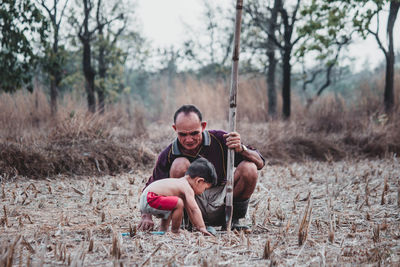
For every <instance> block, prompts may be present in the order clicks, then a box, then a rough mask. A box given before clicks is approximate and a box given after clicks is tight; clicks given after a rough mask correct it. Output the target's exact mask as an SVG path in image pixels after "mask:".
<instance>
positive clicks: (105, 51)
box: [96, 0, 128, 113]
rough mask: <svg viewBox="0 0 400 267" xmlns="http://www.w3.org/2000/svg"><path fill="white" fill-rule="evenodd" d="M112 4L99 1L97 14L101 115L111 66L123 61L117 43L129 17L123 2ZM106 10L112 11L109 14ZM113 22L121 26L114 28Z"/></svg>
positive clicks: (98, 93) (98, 91) (98, 88)
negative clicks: (108, 5)
mask: <svg viewBox="0 0 400 267" xmlns="http://www.w3.org/2000/svg"><path fill="white" fill-rule="evenodd" d="M107 3H110V2H107ZM111 4H112V6H111V7H106V6H105V4H104V3H103V2H102V1H101V0H99V1H98V4H97V12H96V21H97V29H98V35H97V37H98V53H97V55H96V58H97V63H98V74H99V82H98V83H97V84H98V85H97V86H96V92H97V96H98V103H99V111H100V112H101V113H103V112H104V106H105V95H106V79H107V72H108V70H109V68H110V65H111V64H113V63H114V64H115V63H117V61H121V59H122V56H123V53H122V51H121V50H120V49H118V48H117V47H116V43H117V40H118V38H120V37H121V35H122V33H123V32H124V30H125V28H126V25H127V22H128V20H127V18H128V16H124V11H123V8H124V5H123V2H115V3H111ZM121 4H122V6H121ZM106 10H111V11H110V12H109V13H107V11H106ZM113 21H119V22H120V23H118V24H119V26H118V27H113V23H112V22H113ZM114 28H115V29H114Z"/></svg>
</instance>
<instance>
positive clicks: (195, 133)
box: [178, 131, 200, 137]
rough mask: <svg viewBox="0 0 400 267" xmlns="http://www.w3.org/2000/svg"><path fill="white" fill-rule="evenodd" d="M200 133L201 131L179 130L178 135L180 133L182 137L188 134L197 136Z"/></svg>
mask: <svg viewBox="0 0 400 267" xmlns="http://www.w3.org/2000/svg"><path fill="white" fill-rule="evenodd" d="M199 133H200V131H193V132H190V133H182V132H178V135H179V136H180V137H186V136H188V135H190V136H196V135H198V134H199Z"/></svg>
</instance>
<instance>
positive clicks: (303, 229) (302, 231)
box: [298, 192, 312, 246]
mask: <svg viewBox="0 0 400 267" xmlns="http://www.w3.org/2000/svg"><path fill="white" fill-rule="evenodd" d="M311 213H312V207H311V192H309V193H308V200H307V206H306V208H305V210H304V214H303V218H302V220H301V222H300V226H299V233H298V241H299V246H301V245H303V244H304V243H305V241H306V240H307V236H308V229H309V227H310V221H311Z"/></svg>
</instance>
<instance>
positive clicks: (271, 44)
mask: <svg viewBox="0 0 400 267" xmlns="http://www.w3.org/2000/svg"><path fill="white" fill-rule="evenodd" d="M281 5H282V3H281V1H273V2H272V3H271V2H267V5H266V4H265V2H260V1H258V0H257V1H249V2H248V3H247V4H246V5H245V11H246V12H248V14H250V18H247V19H246V18H245V21H246V24H248V25H249V28H250V30H248V31H245V34H246V38H244V41H243V43H244V46H248V48H250V49H251V50H253V51H254V53H265V54H266V56H267V62H265V63H263V65H264V66H267V67H263V72H264V73H265V69H267V73H266V82H267V90H268V115H269V117H271V118H275V117H276V113H277V112H276V109H277V95H276V83H275V76H276V66H277V63H278V60H277V58H276V53H275V50H276V49H277V47H276V44H275V38H276V37H275V36H276V35H275V34H276V31H277V29H278V12H279V9H280V8H281ZM255 16H257V18H255Z"/></svg>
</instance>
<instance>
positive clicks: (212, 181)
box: [139, 158, 217, 236]
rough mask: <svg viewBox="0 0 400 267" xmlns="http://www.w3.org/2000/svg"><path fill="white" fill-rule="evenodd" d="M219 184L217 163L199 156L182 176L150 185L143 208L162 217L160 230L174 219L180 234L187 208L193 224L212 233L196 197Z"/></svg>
mask: <svg viewBox="0 0 400 267" xmlns="http://www.w3.org/2000/svg"><path fill="white" fill-rule="evenodd" d="M216 183H217V175H216V172H215V168H214V166H213V165H212V164H211V163H210V162H209V161H208V160H207V159H205V158H199V159H196V160H195V161H193V162H192V163H191V164H190V166H189V168H188V170H187V172H186V174H185V176H183V177H182V178H166V179H162V180H158V181H155V182H153V183H151V184H150V185H149V186H147V187H146V188H145V189H144V191H143V193H142V195H141V196H140V204H139V207H140V211H141V212H142V213H150V214H152V215H155V216H156V217H159V218H162V220H161V226H160V231H164V232H166V231H168V227H169V223H170V222H171V221H172V225H171V231H172V232H174V233H179V228H180V226H181V223H182V217H183V208H185V209H186V212H187V213H188V216H189V219H190V221H191V222H192V224H193V226H195V227H196V229H198V230H199V231H200V232H202V233H203V234H204V235H208V236H210V235H211V234H210V233H209V232H208V231H207V230H206V226H205V224H204V221H203V216H202V215H201V212H200V209H199V206H198V205H197V203H196V200H195V198H194V196H195V195H200V194H201V193H203V192H204V190H206V189H208V188H210V187H211V186H214V185H216Z"/></svg>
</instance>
